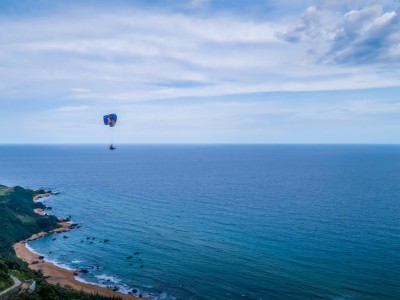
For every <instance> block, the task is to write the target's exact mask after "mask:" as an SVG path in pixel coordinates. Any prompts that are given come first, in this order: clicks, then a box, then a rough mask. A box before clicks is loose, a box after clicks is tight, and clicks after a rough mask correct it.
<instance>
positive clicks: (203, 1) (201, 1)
mask: <svg viewBox="0 0 400 300" xmlns="http://www.w3.org/2000/svg"><path fill="white" fill-rule="evenodd" d="M210 3H211V0H190V2H189V5H190V6H191V7H205V6H207V5H209V4H210Z"/></svg>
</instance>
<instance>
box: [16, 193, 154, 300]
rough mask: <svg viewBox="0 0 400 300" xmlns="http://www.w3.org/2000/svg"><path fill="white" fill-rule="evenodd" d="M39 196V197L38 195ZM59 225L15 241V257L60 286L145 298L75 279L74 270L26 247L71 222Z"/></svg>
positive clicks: (69, 226)
mask: <svg viewBox="0 0 400 300" xmlns="http://www.w3.org/2000/svg"><path fill="white" fill-rule="evenodd" d="M50 195H51V193H46V194H41V195H37V196H35V197H34V199H33V201H35V202H36V201H37V200H38V199H39V198H42V197H48V196H50ZM39 196H40V197H39ZM35 212H36V213H38V214H40V215H42V213H43V211H42V210H39V209H38V210H35ZM59 224H60V225H61V227H60V228H57V229H54V230H51V231H49V232H39V233H37V234H34V235H32V236H31V237H30V238H28V239H26V240H23V241H20V242H18V243H15V244H14V245H13V248H14V251H15V253H16V255H17V257H19V258H21V259H22V260H24V261H26V262H27V263H28V264H29V268H31V269H33V270H40V271H42V273H43V275H44V276H46V277H47V278H46V280H47V281H48V282H49V283H52V284H60V285H61V286H70V287H72V288H74V289H76V290H78V291H84V292H87V293H91V294H100V295H104V296H114V297H120V298H121V299H124V300H125V299H126V300H135V299H146V298H138V297H134V296H132V295H126V294H122V293H118V292H114V291H113V290H111V289H108V288H104V287H100V286H97V285H94V284H89V283H84V282H80V281H78V280H76V279H75V277H74V271H72V270H67V269H63V268H61V267H59V266H56V265H55V264H53V263H50V262H46V261H44V260H42V259H39V255H37V254H36V253H34V252H32V251H30V250H29V249H28V248H27V247H26V242H28V241H33V240H36V239H38V238H41V237H43V236H45V235H47V234H51V233H59V232H66V231H69V230H71V229H72V224H71V223H69V222H65V221H60V223H59Z"/></svg>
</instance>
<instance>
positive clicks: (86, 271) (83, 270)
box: [80, 269, 89, 274]
mask: <svg viewBox="0 0 400 300" xmlns="http://www.w3.org/2000/svg"><path fill="white" fill-rule="evenodd" d="M80 272H81V273H85V274H86V273H89V271H88V270H86V269H81V270H80Z"/></svg>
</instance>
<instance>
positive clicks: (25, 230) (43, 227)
mask: <svg viewBox="0 0 400 300" xmlns="http://www.w3.org/2000/svg"><path fill="white" fill-rule="evenodd" d="M40 193H44V191H42V190H41V191H36V192H34V191H32V190H28V189H24V188H21V187H14V188H8V187H4V186H0V224H2V226H1V227H0V253H3V254H4V253H9V252H11V251H12V248H11V247H12V244H14V243H15V242H18V241H20V240H23V239H26V238H28V237H30V236H31V235H32V234H34V233H38V232H40V231H47V230H51V229H54V228H57V227H58V225H57V218H56V217H54V216H44V217H42V216H39V215H37V214H36V213H34V211H33V209H34V208H44V205H43V204H42V203H34V202H33V201H32V198H33V196H34V195H35V194H40Z"/></svg>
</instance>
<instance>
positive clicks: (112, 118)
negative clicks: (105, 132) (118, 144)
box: [103, 114, 117, 150]
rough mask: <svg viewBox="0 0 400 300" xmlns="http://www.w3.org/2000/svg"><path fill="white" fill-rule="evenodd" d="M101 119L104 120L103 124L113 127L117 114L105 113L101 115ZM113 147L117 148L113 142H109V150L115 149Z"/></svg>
mask: <svg viewBox="0 0 400 300" xmlns="http://www.w3.org/2000/svg"><path fill="white" fill-rule="evenodd" d="M103 121H104V125H108V126H110V127H114V126H115V124H116V123H117V115H116V114H109V115H105V116H103ZM115 149H117V148H115V147H114V146H113V144H112V143H111V145H110V150H115Z"/></svg>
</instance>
